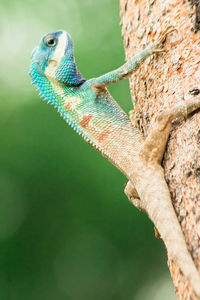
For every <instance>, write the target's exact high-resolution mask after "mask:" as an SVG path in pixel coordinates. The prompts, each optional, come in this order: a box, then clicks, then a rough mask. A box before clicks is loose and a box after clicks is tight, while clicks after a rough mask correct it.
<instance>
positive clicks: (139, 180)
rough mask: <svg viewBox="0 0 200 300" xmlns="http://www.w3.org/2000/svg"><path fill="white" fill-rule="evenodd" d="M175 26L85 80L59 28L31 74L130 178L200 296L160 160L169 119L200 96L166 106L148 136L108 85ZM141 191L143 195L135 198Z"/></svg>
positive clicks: (38, 52) (199, 279)
mask: <svg viewBox="0 0 200 300" xmlns="http://www.w3.org/2000/svg"><path fill="white" fill-rule="evenodd" d="M172 31H174V29H173V28H168V29H167V30H166V31H165V32H163V33H162V34H161V35H160V37H159V39H158V40H157V41H156V42H154V43H152V44H151V45H150V46H148V47H147V48H146V49H145V50H143V51H142V52H141V53H140V54H138V55H137V56H134V57H133V58H132V59H130V60H129V61H128V62H127V63H125V64H124V65H123V66H121V67H120V68H118V69H117V70H114V71H112V72H110V73H107V74H105V75H103V76H100V77H98V78H93V79H90V80H85V79H84V78H83V77H82V75H81V74H80V72H79V71H78V69H77V66H76V63H75V60H74V57H73V48H72V42H71V37H70V35H69V34H68V33H67V32H65V31H57V32H54V33H51V34H48V35H46V36H45V37H44V38H43V39H42V41H41V43H40V45H39V46H38V47H37V48H35V49H34V51H33V53H32V57H31V70H30V76H31V77H32V82H33V84H34V85H35V86H36V87H37V89H39V90H40V95H41V96H42V97H43V98H44V99H45V100H47V101H48V102H49V103H51V104H53V105H54V106H55V107H56V108H57V110H58V112H60V114H61V116H62V117H63V118H64V120H66V122H67V123H68V124H70V125H71V126H72V127H73V129H74V130H75V131H76V132H77V133H78V134H80V135H81V136H82V137H83V138H84V139H85V140H86V141H87V142H88V143H90V144H91V145H92V146H94V147H95V148H96V149H97V150H98V151H100V152H101V153H102V154H103V155H104V156H105V157H106V158H107V159H109V160H110V161H111V162H112V163H113V164H114V165H116V166H117V167H118V168H119V169H120V170H121V171H122V172H123V173H124V174H125V175H126V176H127V178H129V179H130V182H129V183H128V185H127V187H126V194H127V195H128V197H129V199H130V200H131V201H132V202H133V203H134V204H135V205H136V206H137V207H141V208H143V209H144V210H145V211H146V212H147V213H148V215H149V217H150V218H151V220H152V221H153V223H154V224H155V226H156V227H157V229H158V231H159V233H160V235H161V237H162V239H163V240H164V242H165V245H166V247H167V250H168V254H169V256H170V257H171V258H172V259H173V260H174V261H176V262H177V264H178V265H179V267H180V269H181V270H182V272H183V273H184V275H185V277H186V278H187V279H188V281H189V282H190V284H191V286H192V288H193V290H194V292H195V293H196V295H198V296H199V297H200V276H199V274H198V271H197V269H196V267H195V265H194V263H193V261H192V258H191V255H190V254H189V252H188V250H187V246H186V243H185V240H184V236H183V234H182V231H181V228H180V225H179V223H178V220H177V217H176V215H175V212H174V209H173V206H172V203H171V199H170V193H169V189H168V186H167V184H166V182H165V179H164V171H163V169H162V168H161V166H160V161H161V159H162V157H163V153H164V149H165V145H166V142H167V139H168V136H169V132H170V128H171V121H172V120H173V119H174V118H176V117H180V116H183V115H184V112H185V110H186V115H187V113H190V112H192V111H194V110H195V109H197V108H198V107H200V99H198V100H199V101H198V102H197V101H195V99H192V100H191V101H187V102H186V103H181V104H180V105H179V104H178V106H177V107H175V108H173V109H171V110H169V111H166V112H164V114H162V115H161V116H160V118H158V120H157V122H156V123H155V124H154V125H155V126H154V127H153V128H152V131H151V132H150V134H149V136H148V137H147V138H146V140H144V138H143V136H142V135H141V133H140V132H139V131H138V130H137V128H135V127H134V126H133V125H132V123H131V122H130V120H129V118H128V117H127V115H126V114H125V113H124V112H123V110H122V109H121V108H120V107H119V106H118V105H117V103H116V102H115V101H114V100H113V98H112V97H111V95H110V94H109V92H108V90H107V89H106V86H107V85H109V84H113V83H115V82H117V81H119V80H122V79H124V78H127V77H129V76H130V75H131V74H132V72H134V70H136V69H137V68H138V67H139V66H140V64H141V63H142V62H143V61H144V60H145V58H147V57H148V56H149V55H151V54H153V53H156V52H160V51H161V50H160V49H159V47H160V45H161V43H162V42H163V40H164V39H165V38H166V35H167V34H169V33H170V32H172ZM134 188H135V189H136V192H135V190H134ZM137 194H138V196H139V198H140V200H138V199H137V201H134V197H135V195H137Z"/></svg>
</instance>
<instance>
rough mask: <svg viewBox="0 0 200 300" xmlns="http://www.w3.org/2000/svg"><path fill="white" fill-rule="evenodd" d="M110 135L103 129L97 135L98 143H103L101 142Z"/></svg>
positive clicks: (108, 131)
mask: <svg viewBox="0 0 200 300" xmlns="http://www.w3.org/2000/svg"><path fill="white" fill-rule="evenodd" d="M110 133H111V132H110V130H108V129H105V130H104V131H103V132H102V133H101V134H100V135H99V137H98V141H99V142H103V140H104V139H105V138H107V137H108V135H109V134H110Z"/></svg>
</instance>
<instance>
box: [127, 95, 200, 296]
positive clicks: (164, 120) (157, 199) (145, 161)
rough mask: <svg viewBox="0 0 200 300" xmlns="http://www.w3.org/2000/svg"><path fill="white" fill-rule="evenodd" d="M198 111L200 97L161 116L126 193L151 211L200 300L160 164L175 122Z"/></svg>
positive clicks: (198, 282) (198, 279)
mask: <svg viewBox="0 0 200 300" xmlns="http://www.w3.org/2000/svg"><path fill="white" fill-rule="evenodd" d="M198 108H200V97H198V98H197V96H196V97H195V96H188V97H187V100H186V101H185V102H182V103H179V104H177V105H176V106H175V107H174V108H171V109H168V110H166V111H164V112H162V113H161V114H160V115H159V117H158V118H157V120H156V122H155V123H154V124H153V125H152V127H151V129H150V132H149V134H148V136H147V138H146V139H145V141H144V143H143V146H142V148H141V150H140V153H139V155H138V158H137V165H138V169H137V170H136V171H135V170H133V173H132V176H131V178H130V181H129V182H128V184H127V186H126V188H125V193H126V194H127V196H128V198H129V199H130V200H131V201H132V203H133V204H134V205H135V204H136V207H139V208H142V209H143V210H145V211H146V212H147V214H148V215H149V217H150V218H151V220H152V221H153V223H154V225H155V226H156V228H157V229H158V231H159V233H160V235H161V238H162V239H163V241H164V243H165V245H166V247H167V250H168V254H169V256H170V257H171V259H173V260H174V261H175V262H177V264H178V266H179V267H180V269H181V271H182V272H183V273H184V275H185V277H186V278H187V279H188V280H189V282H190V283H191V286H192V287H193V290H194V292H195V293H196V295H198V296H199V297H200V275H199V273H198V271H197V269H196V267H195V265H194V262H193V260H192V258H191V255H190V254H189V252H188V250H187V246H186V243H185V240H184V236H183V233H182V230H181V227H180V225H179V222H178V219H177V217H176V215H175V212H174V208H173V206H172V203H171V198H170V193H169V189H168V186H167V184H166V182H165V179H164V170H163V168H162V167H161V165H160V163H161V160H162V157H163V154H164V151H165V146H166V143H167V140H168V136H169V133H170V129H171V122H172V120H174V119H176V118H178V117H186V116H187V115H188V114H190V113H191V112H193V111H195V110H196V109H198ZM133 186H134V187H133ZM134 189H136V191H137V193H138V195H139V198H140V200H139V199H137V198H136V199H135V195H136V192H135V191H134ZM131 193H132V195H131ZM136 200H137V201H136Z"/></svg>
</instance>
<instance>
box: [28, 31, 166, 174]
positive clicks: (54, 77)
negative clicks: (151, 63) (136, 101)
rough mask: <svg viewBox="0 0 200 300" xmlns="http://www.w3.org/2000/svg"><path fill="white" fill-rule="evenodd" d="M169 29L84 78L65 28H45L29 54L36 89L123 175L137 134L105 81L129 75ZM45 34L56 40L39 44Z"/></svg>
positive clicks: (138, 138) (137, 145)
mask: <svg viewBox="0 0 200 300" xmlns="http://www.w3.org/2000/svg"><path fill="white" fill-rule="evenodd" d="M169 32H170V30H168V31H166V32H165V33H164V34H163V35H162V36H161V38H160V39H159V40H158V41H157V42H156V43H153V44H151V45H150V46H148V47H147V48H146V49H145V50H144V51H142V52H141V53H140V54H139V55H137V56H135V57H133V58H132V59H131V60H130V61H129V62H127V63H126V64H124V65H123V66H122V67H120V68H119V69H117V70H115V71H113V72H110V73H107V74H105V75H103V76H101V77H99V78H94V79H90V80H84V79H83V77H82V76H81V75H80V73H79V71H78V69H77V67H76V65H75V62H74V58H73V49H72V43H71V37H70V36H69V34H68V33H67V32H65V31H58V32H55V33H51V34H48V35H47V36H46V37H44V38H43V39H42V41H41V43H40V46H39V47H37V48H36V49H34V51H33V54H32V59H31V71H30V75H31V77H32V82H33V84H34V85H35V86H36V87H37V88H38V89H39V90H40V95H41V96H42V97H43V98H44V99H45V100H48V103H51V104H53V105H54V106H55V107H56V108H57V110H58V111H59V112H60V114H61V116H62V117H63V119H65V120H66V122H67V123H68V124H70V125H71V126H72V127H73V129H75V130H76V132H77V133H79V134H80V135H81V136H82V137H83V138H84V139H85V140H86V141H87V142H88V143H90V144H91V145H92V146H94V147H95V148H96V149H97V150H98V151H100V152H101V153H102V154H103V155H104V156H105V157H106V158H107V159H109V160H110V161H111V162H112V163H113V164H114V165H116V166H117V167H118V168H119V169H120V170H121V171H122V172H123V173H124V174H125V175H126V176H127V177H128V178H130V174H131V170H132V169H133V168H134V164H133V162H132V159H131V157H132V156H133V155H135V154H136V153H138V151H139V149H140V147H141V144H142V142H143V138H142V137H141V135H140V133H139V132H138V130H137V129H136V128H135V127H134V126H133V125H132V123H131V122H130V120H129V118H128V117H127V115H126V114H125V112H124V111H123V110H122V109H121V108H120V107H119V106H118V105H117V103H116V102H115V101H114V100H113V98H112V97H111V95H110V94H109V92H108V90H107V89H106V86H107V85H109V84H112V83H115V82H117V81H119V80H121V79H124V78H127V77H128V76H130V75H131V73H132V72H133V71H134V70H135V69H137V68H138V67H139V65H140V64H141V63H142V62H143V61H144V59H145V58H147V57H148V56H149V55H151V54H152V53H154V52H156V51H157V48H158V47H159V45H160V44H161V42H162V41H163V39H164V38H165V36H166V34H167V33H169ZM51 37H52V38H55V39H56V40H57V43H56V45H55V46H48V45H47V44H45V41H46V40H45V39H51ZM56 49H59V50H56ZM56 51H57V53H56ZM77 74H78V75H77Z"/></svg>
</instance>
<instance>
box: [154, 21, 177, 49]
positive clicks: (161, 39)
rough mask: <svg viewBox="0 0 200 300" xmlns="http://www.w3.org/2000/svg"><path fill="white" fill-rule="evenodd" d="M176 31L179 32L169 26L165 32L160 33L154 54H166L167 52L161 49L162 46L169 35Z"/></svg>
mask: <svg viewBox="0 0 200 300" xmlns="http://www.w3.org/2000/svg"><path fill="white" fill-rule="evenodd" d="M174 31H176V32H178V30H177V29H176V28H175V27H173V26H169V27H167V28H166V29H165V30H164V31H163V32H161V33H160V35H159V37H158V39H157V40H156V47H155V49H154V50H153V53H162V52H165V50H163V49H160V46H161V44H162V43H163V42H164V40H165V39H166V37H167V36H168V34H170V33H172V32H174Z"/></svg>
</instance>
